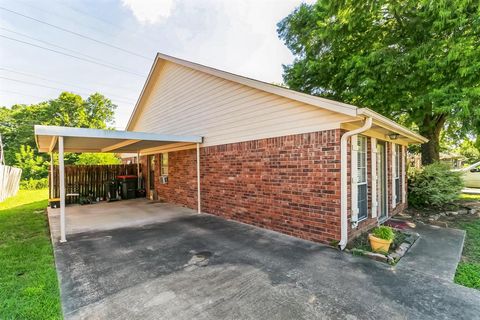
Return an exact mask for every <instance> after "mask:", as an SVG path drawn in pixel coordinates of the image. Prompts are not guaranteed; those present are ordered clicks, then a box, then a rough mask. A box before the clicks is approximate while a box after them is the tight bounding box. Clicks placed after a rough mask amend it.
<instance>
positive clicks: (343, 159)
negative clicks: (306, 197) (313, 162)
mask: <svg viewBox="0 0 480 320" xmlns="http://www.w3.org/2000/svg"><path fill="white" fill-rule="evenodd" d="M372 122H373V119H372V118H371V117H368V118H366V119H365V123H364V124H363V126H362V127H361V128H358V129H355V130H352V131H348V132H345V133H344V134H343V135H342V137H341V138H340V223H341V226H340V235H341V236H340V242H339V243H338V246H339V247H340V249H341V250H343V249H345V246H346V245H347V242H348V213H347V208H348V205H347V201H348V194H347V190H348V181H347V168H348V161H347V157H348V153H347V145H348V138H350V137H351V136H354V135H356V134H359V133H362V132H364V131H367V130H368V129H370V128H371V127H372Z"/></svg>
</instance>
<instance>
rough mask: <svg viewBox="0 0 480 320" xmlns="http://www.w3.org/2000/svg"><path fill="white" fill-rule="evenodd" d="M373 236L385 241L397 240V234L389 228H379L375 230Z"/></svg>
mask: <svg viewBox="0 0 480 320" xmlns="http://www.w3.org/2000/svg"><path fill="white" fill-rule="evenodd" d="M372 234H373V235H374V236H375V237H377V238H380V239H383V240H393V239H395V233H394V232H393V229H392V228H391V227H388V226H379V227H376V228H375V229H373V231H372Z"/></svg>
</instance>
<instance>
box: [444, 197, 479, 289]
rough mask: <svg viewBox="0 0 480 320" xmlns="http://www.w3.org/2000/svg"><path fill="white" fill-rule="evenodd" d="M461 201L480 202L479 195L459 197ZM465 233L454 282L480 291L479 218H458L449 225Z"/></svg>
mask: <svg viewBox="0 0 480 320" xmlns="http://www.w3.org/2000/svg"><path fill="white" fill-rule="evenodd" d="M461 199H462V200H466V201H476V200H477V201H480V195H466V194H463V195H461ZM450 226H451V227H453V228H458V229H463V230H465V231H466V232H467V237H466V239H465V244H464V247H463V253H462V261H461V262H460V264H459V265H458V268H457V273H456V275H455V282H456V283H458V284H461V285H464V286H466V287H470V288H475V289H479V290H480V218H478V217H477V218H472V217H459V218H458V219H457V220H455V221H454V222H453V223H451V224H450Z"/></svg>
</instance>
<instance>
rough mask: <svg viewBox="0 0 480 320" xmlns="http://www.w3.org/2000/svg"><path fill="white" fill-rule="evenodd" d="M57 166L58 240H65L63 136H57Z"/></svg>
mask: <svg viewBox="0 0 480 320" xmlns="http://www.w3.org/2000/svg"><path fill="white" fill-rule="evenodd" d="M58 167H59V171H60V175H59V180H60V181H59V182H60V242H66V241H67V237H66V231H65V162H64V159H63V137H62V136H60V137H58Z"/></svg>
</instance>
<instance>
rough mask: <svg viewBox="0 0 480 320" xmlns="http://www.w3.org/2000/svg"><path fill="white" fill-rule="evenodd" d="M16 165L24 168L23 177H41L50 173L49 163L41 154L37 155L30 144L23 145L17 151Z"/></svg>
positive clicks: (25, 178) (26, 178)
mask: <svg viewBox="0 0 480 320" xmlns="http://www.w3.org/2000/svg"><path fill="white" fill-rule="evenodd" d="M15 160H16V161H15V165H16V166H17V167H18V168H20V169H22V179H24V180H29V179H40V178H45V177H46V175H47V174H48V163H47V162H45V160H43V158H42V157H41V156H38V155H35V152H34V151H33V149H32V148H31V147H30V146H25V145H22V146H21V147H20V152H17V153H15Z"/></svg>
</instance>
